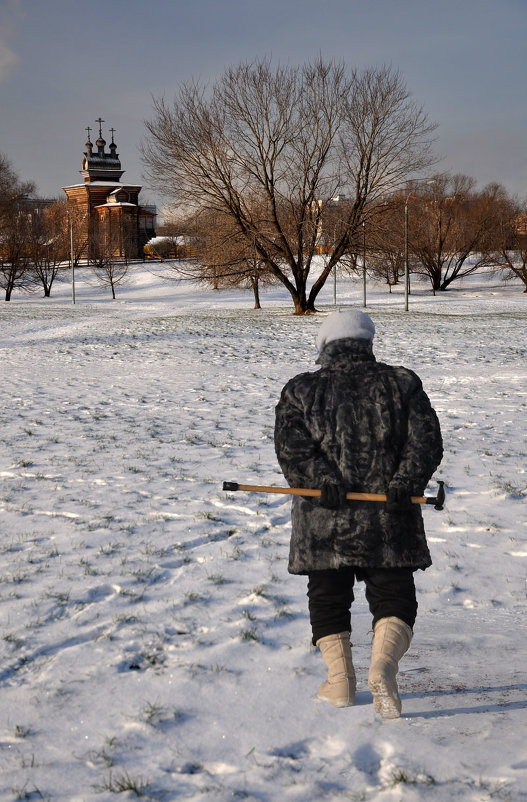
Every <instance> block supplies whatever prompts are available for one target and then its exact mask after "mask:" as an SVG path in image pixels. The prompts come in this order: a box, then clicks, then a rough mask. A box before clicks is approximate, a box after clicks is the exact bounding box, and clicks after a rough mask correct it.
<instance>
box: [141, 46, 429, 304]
mask: <svg viewBox="0 0 527 802" xmlns="http://www.w3.org/2000/svg"><path fill="white" fill-rule="evenodd" d="M146 127H147V136H146V139H145V142H144V145H143V159H144V162H145V165H146V168H147V171H148V175H149V178H150V181H151V183H152V185H153V186H155V187H156V188H157V189H158V190H160V191H161V192H163V193H164V194H165V195H166V196H167V197H168V198H170V199H172V200H173V201H176V202H179V203H180V204H182V205H183V206H185V207H187V208H192V209H194V210H195V212H196V213H197V212H199V211H202V210H208V211H211V212H216V213H219V214H222V215H225V216H227V217H229V218H230V219H231V221H232V224H233V226H234V227H235V228H236V231H237V234H238V235H239V236H241V237H242V238H244V240H245V243H246V247H247V248H254V249H256V252H257V254H258V259H259V260H261V262H262V263H263V264H265V265H267V266H268V268H269V270H271V272H272V273H273V274H274V276H275V277H276V278H277V279H278V280H279V281H280V282H282V284H283V285H284V286H285V287H286V288H287V290H288V291H289V293H290V295H291V298H292V299H293V303H294V308H295V313H296V314H305V313H306V312H313V311H315V301H316V298H317V296H318V293H319V292H320V290H321V289H322V287H323V286H324V283H325V281H326V279H327V277H328V276H329V274H330V273H331V270H332V268H333V266H334V265H335V264H337V262H338V261H339V260H340V259H341V257H342V256H343V255H344V254H345V253H346V252H348V251H349V250H350V247H351V244H352V243H353V241H354V239H356V233H357V230H358V228H359V227H360V225H361V223H362V221H363V220H364V219H366V218H367V217H368V214H369V211H370V209H371V208H372V206H374V205H375V203H376V201H377V200H378V199H379V197H381V196H382V195H384V194H386V193H387V192H389V191H393V190H394V189H395V188H397V186H400V185H402V183H403V182H404V181H405V180H406V179H407V178H408V176H409V175H412V174H414V173H416V172H419V171H420V170H423V169H425V168H426V167H428V166H429V165H430V164H431V163H432V162H433V158H432V155H431V135H432V132H433V129H434V126H433V125H430V123H429V122H428V120H427V117H426V115H425V113H424V112H423V110H422V109H421V108H420V107H419V106H418V105H416V104H415V103H414V101H413V100H412V99H411V98H410V95H409V93H408V91H407V89H406V87H405V85H404V82H403V81H402V79H401V77H400V75H399V74H398V73H397V72H394V71H392V70H391V69H390V68H388V67H381V68H379V69H372V70H366V71H364V72H362V73H359V72H358V71H356V70H353V71H349V70H347V69H346V68H345V67H344V65H342V64H335V63H325V62H323V61H322V60H318V61H317V62H315V63H313V64H305V65H304V66H302V67H280V66H279V67H277V68H272V66H271V64H270V62H269V61H267V60H262V61H256V62H254V63H253V64H241V65H240V66H238V67H233V68H230V69H228V70H226V72H225V73H224V74H223V75H222V76H221V77H220V78H219V80H218V81H216V83H215V84H214V85H213V86H212V87H211V88H210V90H207V89H206V88H205V87H204V86H202V85H200V84H198V83H187V84H183V85H182V87H181V89H180V90H179V92H178V94H177V96H176V99H175V101H174V104H173V106H170V105H169V104H167V103H166V102H165V100H164V99H160V100H156V101H155V102H154V117H153V119H152V120H151V121H150V122H147V123H146ZM337 194H344V195H347V196H348V197H349V198H350V199H351V202H350V203H349V205H348V207H347V215H346V216H345V217H344V219H343V221H342V227H341V229H340V230H339V237H336V238H335V240H334V242H333V243H332V245H331V250H330V251H329V252H328V254H327V259H325V260H324V263H323V266H322V268H321V270H320V271H319V272H318V274H317V275H315V276H313V275H312V272H313V270H314V264H315V263H314V261H313V259H314V256H315V255H316V254H317V250H318V249H319V248H318V245H319V237H320V233H321V222H322V219H323V217H324V215H325V214H326V210H327V207H328V205H329V204H331V199H332V198H334V197H335V196H336V195H337ZM308 282H309V283H310V289H309V290H308Z"/></svg>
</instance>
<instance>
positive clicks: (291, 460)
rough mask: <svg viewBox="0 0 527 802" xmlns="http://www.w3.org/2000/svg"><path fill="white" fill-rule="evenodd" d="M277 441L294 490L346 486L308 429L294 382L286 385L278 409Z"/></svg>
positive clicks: (288, 480)
mask: <svg viewBox="0 0 527 802" xmlns="http://www.w3.org/2000/svg"><path fill="white" fill-rule="evenodd" d="M274 442H275V450H276V456H277V458H278V462H279V464H280V467H281V469H282V472H283V474H284V476H285V478H286V480H287V482H288V483H289V485H290V486H291V487H312V488H321V487H322V485H323V484H325V483H332V484H336V485H342V477H341V475H340V471H339V470H338V467H337V466H336V465H335V464H333V463H332V461H331V460H329V459H328V458H327V457H326V456H325V455H324V454H323V452H322V451H321V449H320V447H319V445H318V443H317V442H316V441H315V440H314V439H313V437H312V436H311V434H310V432H309V430H308V428H307V425H306V421H305V415H304V408H303V405H302V401H301V399H300V397H299V396H298V395H297V394H296V393H295V385H294V383H293V382H289V383H288V384H286V386H285V387H284V389H283V390H282V395H281V397H280V401H279V402H278V404H277V406H276V418H275V433H274Z"/></svg>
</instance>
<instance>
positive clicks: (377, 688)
mask: <svg viewBox="0 0 527 802" xmlns="http://www.w3.org/2000/svg"><path fill="white" fill-rule="evenodd" d="M411 640H412V630H411V629H410V627H409V626H408V624H405V622H404V621H401V619H400V618H395V616H392V617H390V618H381V619H379V621H377V623H376V624H375V627H374V629H373V646H372V652H371V666H370V673H369V676H368V688H369V689H370V691H371V692H372V694H373V706H374V708H375V712H376V713H380V715H381V716H382V717H383V718H384V719H390V718H399V716H400V715H401V700H400V698H399V690H398V688H397V680H396V676H397V671H398V669H399V660H400V659H401V657H402V656H403V654H405V652H407V651H408V649H409V647H410V641H411Z"/></svg>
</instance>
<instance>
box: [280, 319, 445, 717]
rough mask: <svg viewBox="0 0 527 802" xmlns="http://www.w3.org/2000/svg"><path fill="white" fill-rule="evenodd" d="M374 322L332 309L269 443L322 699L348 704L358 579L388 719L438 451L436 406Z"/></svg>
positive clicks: (379, 698) (407, 634)
mask: <svg viewBox="0 0 527 802" xmlns="http://www.w3.org/2000/svg"><path fill="white" fill-rule="evenodd" d="M374 334H375V326H374V323H373V321H372V319H371V318H370V317H369V316H368V315H367V314H365V313H364V312H361V311H359V310H339V311H336V312H333V313H332V314H330V315H329V316H328V317H327V318H326V319H325V321H324V322H323V324H322V325H321V327H320V329H319V331H318V336H317V347H318V352H319V353H318V359H317V363H318V364H320V369H319V370H317V371H314V372H308V373H301V374H299V375H298V376H295V377H294V378H293V379H291V380H290V381H289V382H288V383H287V384H286V385H285V387H284V388H283V390H282V393H281V397H280V400H279V402H278V405H277V407H276V423H275V449H276V455H277V458H278V462H279V464H280V467H281V469H282V471H283V473H284V476H285V478H286V480H287V482H288V483H289V485H290V486H292V487H293V486H296V487H311V488H319V489H320V490H321V496H320V498H309V497H302V496H295V497H294V498H293V503H292V535H291V545H290V555H289V567H288V570H289V572H290V573H292V574H302V575H307V577H308V593H307V595H308V600H309V615H310V623H311V629H312V637H313V644H314V645H315V646H318V648H319V649H320V650H321V652H322V658H323V660H324V662H325V663H326V665H327V668H328V677H327V681H326V682H324V683H323V684H322V685H321V686H320V688H319V691H318V698H319V699H322V700H325V701H328V702H330V703H331V704H332V705H334V706H335V707H347V706H350V705H352V704H353V703H354V698H355V688H356V680H355V672H354V668H353V661H352V653H351V644H350V633H351V615H350V610H351V604H352V602H353V599H354V595H353V585H354V582H355V580H359V581H363V582H364V583H365V586H366V599H367V601H368V604H369V607H370V610H371V613H372V615H373V633H374V634H373V646H372V657H371V665H370V670H369V676H368V686H369V688H370V690H371V692H372V694H373V701H374V707H375V710H376V712H377V713H380V714H381V715H382V717H383V718H397V717H398V716H400V713H401V701H400V698H399V693H398V688H397V680H396V675H397V671H398V667H399V660H400V659H401V657H402V656H403V655H404V654H405V652H406V651H407V650H408V648H409V646H410V641H411V638H412V634H413V626H414V622H415V618H416V614H417V600H416V592H415V584H414V576H413V574H414V571H416V570H417V569H423V570H424V569H426V568H427V567H428V566H430V565H431V562H432V561H431V558H430V552H429V550H428V546H427V543H426V536H425V531H424V526H423V519H422V514H421V509H420V505H418V504H412V502H411V500H410V499H411V496H422V494H423V492H424V489H425V487H426V485H427V483H428V481H429V480H430V478H431V476H432V474H433V473H434V471H435V469H436V468H437V466H438V465H439V463H440V462H441V459H442V455H443V445H442V439H441V431H440V427H439V422H438V419H437V415H436V414H435V412H434V410H433V409H432V407H431V404H430V401H429V399H428V396H427V395H426V393H425V391H424V390H423V387H422V384H421V380H420V379H419V377H418V376H417V375H416V374H415V373H414V372H413V371H411V370H408V369H407V368H404V367H395V366H391V365H387V364H383V363H382V362H377V361H376V359H375V356H374V354H373V348H372V341H373V338H374ZM348 491H350V492H368V493H385V494H386V495H387V502H386V503H374V502H370V501H359V502H357V501H348V500H346V493H347V492H348Z"/></svg>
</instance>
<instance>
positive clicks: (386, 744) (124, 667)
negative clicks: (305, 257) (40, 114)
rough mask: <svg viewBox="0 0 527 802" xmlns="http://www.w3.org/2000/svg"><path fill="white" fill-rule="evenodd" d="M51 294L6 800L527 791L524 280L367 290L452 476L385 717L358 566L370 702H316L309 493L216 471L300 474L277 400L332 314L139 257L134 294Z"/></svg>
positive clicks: (10, 659) (25, 432) (12, 444)
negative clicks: (292, 515)
mask: <svg viewBox="0 0 527 802" xmlns="http://www.w3.org/2000/svg"><path fill="white" fill-rule="evenodd" d="M331 293H332V287H331V285H330V284H328V286H327V289H326V290H325V293H324V295H323V296H322V298H321V302H320V304H319V306H320V308H321V309H322V310H323V311H326V312H327V311H330V310H331V309H332V297H331ZM53 295H54V297H52V299H51V300H50V301H47V302H46V301H44V300H43V299H39V298H37V297H35V296H30V297H27V296H21V295H15V296H14V299H13V301H12V302H11V303H10V304H6V303H2V305H1V306H0V318H1V329H0V344H1V347H2V355H1V370H2V383H1V404H0V415H1V426H0V442H1V449H0V455H1V456H0V460H1V461H0V525H1V538H0V551H1V561H0V608H1V615H2V618H1V638H0V644H1V646H0V655H1V662H0V683H1V684H0V694H1V696H0V698H1V702H0V747H1V751H0V799H1V800H18V799H31V800H37V799H46V800H47V799H49V800H74V801H75V802H81V801H82V802H88V800H90V801H91V800H114V799H116V798H122V799H136V798H138V797H139V798H144V799H154V800H158V799H159V800H161V799H165V800H171V799H178V800H179V799H182V800H186V799H189V800H210V802H224V801H226V800H232V799H248V800H258V801H259V802H289V801H291V802H293V800H294V801H295V802H311V800H313V802H314V801H315V800H322V799H324V800H328V801H329V802H341V800H342V801H344V800H383V802H384V800H403V801H404V802H407V801H408V802H412V801H413V800H442V801H443V800H444V802H447V801H449V800H453V799H455V800H474V801H476V800H478V801H479V800H490V799H498V800H522V799H525V800H527V746H526V734H527V674H526V659H527V648H526V637H525V611H526V583H525V567H526V566H527V542H526V535H527V522H526V518H527V515H526V505H525V498H526V494H527V488H526V485H527V479H526V473H525V464H526V451H527V447H526V426H527V424H526V418H527V416H526V407H527V381H526V378H527V365H526V353H527V337H526V322H527V312H526V305H527V296H526V295H524V294H522V292H521V287H520V286H519V285H517V284H516V285H514V284H511V285H509V286H507V287H504V286H503V285H502V284H500V283H499V282H498V281H495V282H494V283H493V282H492V281H488V282H487V283H482V284H481V285H480V284H478V283H477V282H472V283H471V284H470V285H469V284H466V285H463V284H461V285H460V286H459V287H458V288H454V289H452V290H451V291H450V292H448V293H446V294H442V295H441V297H437V298H433V297H432V296H431V295H430V293H429V292H428V291H426V292H425V288H424V287H421V288H418V290H417V292H415V293H413V294H412V296H411V310H410V312H409V313H408V314H405V312H404V310H403V305H402V297H401V294H400V290H398V291H396V292H394V293H393V294H392V295H389V294H388V293H387V292H386V290H385V289H384V288H382V287H371V288H370V289H369V297H368V310H367V311H368V312H369V313H370V314H371V316H372V317H373V319H374V321H375V324H376V326H377V337H376V342H375V345H376V349H375V350H376V354H377V357H378V358H379V359H383V360H384V361H388V362H394V363H399V364H401V363H402V364H405V365H407V366H408V367H411V368H413V369H414V370H416V371H417V372H418V373H419V374H420V375H421V377H422V379H423V382H424V385H425V388H426V389H427V391H428V393H429V395H430V397H431V399H432V402H433V404H434V406H435V408H436V410H437V412H438V415H439V417H440V420H441V424H442V428H443V434H444V440H445V447H446V455H445V459H444V462H443V464H442V466H441V468H440V470H439V471H438V475H437V478H444V479H445V480H446V482H447V485H448V498H447V505H446V509H445V511H444V512H442V513H440V512H436V511H435V510H434V509H433V508H431V507H429V508H426V509H425V511H424V515H425V516H426V521H427V531H428V535H429V541H430V546H431V550H432V555H433V558H434V565H433V567H432V568H431V569H429V570H428V571H426V572H419V573H418V575H417V582H418V589H419V600H420V612H419V617H418V620H417V624H416V630H415V637H414V641H413V644H412V647H411V651H410V652H409V653H408V655H407V656H406V657H405V658H404V660H403V662H402V664H401V669H402V670H401V674H400V687H401V692H402V698H403V717H402V718H401V719H400V720H399V721H396V722H387V723H383V722H382V721H381V720H380V719H378V718H377V717H376V716H375V714H374V711H373V708H372V705H371V696H370V694H369V692H368V690H367V686H366V677H367V668H368V662H369V651H370V643H371V632H370V626H371V621H370V615H369V612H368V609H367V605H366V602H365V599H364V597H363V592H362V590H361V586H359V589H358V594H357V596H358V597H357V600H356V602H355V604H354V607H353V626H354V630H353V635H352V641H353V644H354V658H355V663H356V667H357V673H358V681H359V692H358V699H357V705H356V707H354V708H348V709H343V710H337V709H334V708H332V707H331V706H329V705H327V704H324V703H320V702H317V701H316V699H315V697H316V690H317V687H318V685H319V683H320V682H321V681H322V680H323V679H324V676H325V670H324V665H323V663H322V660H321V658H320V655H319V653H317V652H316V651H315V650H314V649H313V648H312V647H311V645H310V632H309V624H308V618H307V605H306V599H305V580H304V579H303V578H299V577H292V576H289V575H288V573H287V552H288V539H289V531H290V524H289V504H290V502H289V499H288V498H287V497H282V496H264V495H249V494H242V493H230V494H229V493H224V492H223V491H222V482H223V480H234V481H240V482H248V483H258V484H283V479H282V477H281V475H280V472H279V470H278V466H277V464H276V461H275V457H274V449H273V440H272V434H273V424H274V405H275V403H276V401H277V398H278V396H279V393H280V390H281V387H282V386H283V384H284V383H285V381H286V380H287V379H288V378H289V377H290V376H292V375H294V374H295V373H297V372H299V371H301V370H305V369H309V368H310V367H314V364H313V361H314V357H315V350H314V339H315V332H316V329H317V327H318V326H319V325H320V316H315V317H308V318H306V319H299V318H297V317H294V316H293V315H292V314H291V305H290V302H289V300H288V298H287V297H286V296H285V295H284V294H283V292H281V291H280V290H277V289H274V290H269V291H267V292H264V293H263V297H262V303H263V306H264V309H263V310H261V311H258V312H255V311H253V310H252V309H251V306H252V300H251V295H250V293H239V292H237V293H235V292H232V293H231V292H221V293H217V292H216V293H214V292H213V291H206V290H201V291H200V290H198V289H196V288H195V287H189V286H188V285H182V284H173V283H172V284H169V283H166V282H163V281H161V280H159V279H158V278H156V277H154V276H153V275H152V274H150V273H148V271H147V269H146V268H141V267H139V268H137V270H136V274H135V278H134V282H133V283H132V284H130V286H128V287H127V288H122V289H120V290H119V289H118V291H117V301H115V302H112V301H111V300H110V298H109V295H108V293H103V292H102V291H101V290H98V289H95V288H94V287H93V286H89V285H87V284H86V283H85V282H83V279H82V274H80V275H79V276H78V284H77V304H76V306H75V307H72V306H71V303H70V295H69V287H68V286H67V285H62V286H57V287H55V288H54V293H53ZM338 302H339V305H356V306H361V303H362V295H361V287H360V284H353V283H351V282H350V281H347V282H346V281H340V282H339V287H338ZM429 493H430V494H435V486H434V485H431V486H430V488H429ZM117 794H121V796H120V797H118V796H116V795H117Z"/></svg>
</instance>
